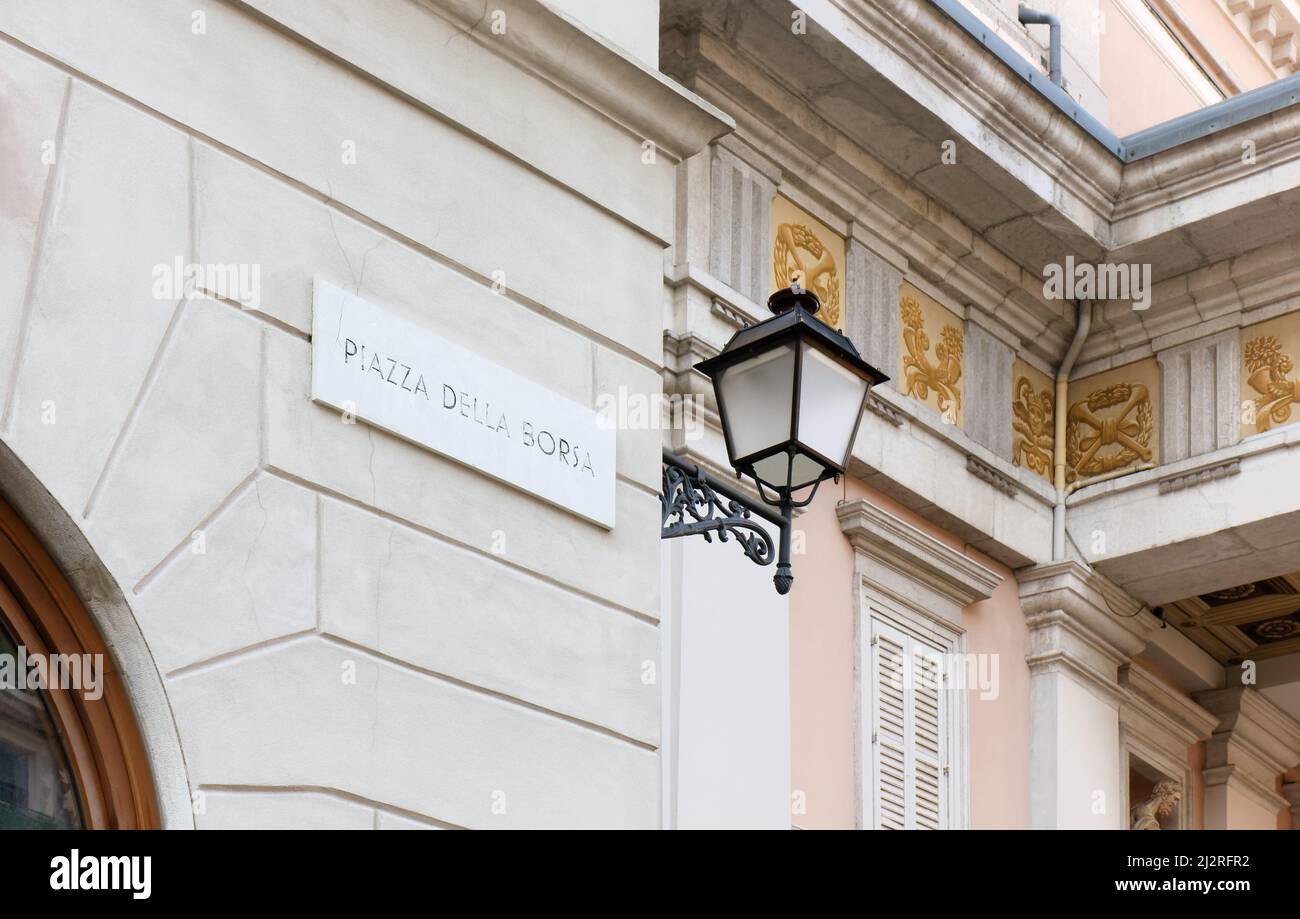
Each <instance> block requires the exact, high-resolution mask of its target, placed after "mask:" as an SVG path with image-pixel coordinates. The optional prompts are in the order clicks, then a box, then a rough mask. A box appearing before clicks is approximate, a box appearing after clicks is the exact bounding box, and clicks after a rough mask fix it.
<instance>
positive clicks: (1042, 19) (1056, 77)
mask: <svg viewBox="0 0 1300 919" xmlns="http://www.w3.org/2000/svg"><path fill="white" fill-rule="evenodd" d="M1020 21H1021V22H1022V23H1024V24H1025V25H1027V26H1047V27H1048V30H1049V31H1048V35H1047V54H1048V68H1047V69H1048V79H1050V80H1051V81H1052V82H1053V83H1055V84H1056V85H1057V86H1061V85H1062V84H1061V19H1060V17H1059V16H1057V15H1056V14H1055V13H1046V12H1044V11H1042V10H1032V9H1030V8H1029V7H1027V6H1025V5H1024V4H1023V3H1022V4H1021V5H1020Z"/></svg>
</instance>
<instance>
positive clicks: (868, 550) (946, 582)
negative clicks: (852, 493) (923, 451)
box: [835, 498, 1003, 606]
mask: <svg viewBox="0 0 1300 919" xmlns="http://www.w3.org/2000/svg"><path fill="white" fill-rule="evenodd" d="M835 516H836V517H837V518H838V519H839V521H840V529H842V530H843V531H844V534H845V535H846V536H847V537H848V538H849V542H851V543H852V544H853V547H854V548H855V549H857V550H859V551H861V552H863V553H865V554H867V555H868V556H870V557H872V558H876V559H879V560H881V561H883V562H885V563H886V564H888V565H890V566H891V567H893V568H895V569H897V570H900V571H902V572H903V573H904V574H906V575H908V576H909V577H911V578H913V579H914V580H917V581H920V582H922V583H923V584H925V585H927V586H929V587H931V588H932V589H934V590H937V591H938V592H939V593H941V594H943V595H944V596H945V597H947V598H948V599H950V600H952V601H953V602H954V603H956V604H957V605H958V606H968V605H969V604H971V603H974V602H976V601H978V600H986V599H988V598H989V597H990V596H992V594H993V591H994V590H996V589H997V587H998V585H999V584H1001V583H1002V580H1003V578H1002V575H1000V574H998V573H997V572H996V571H993V570H992V569H990V568H986V567H985V566H984V565H981V564H980V563H979V562H977V561H975V560H974V559H972V558H969V557H968V556H966V555H964V554H963V553H961V552H959V551H958V550H956V549H953V548H952V547H950V546H947V545H945V544H944V543H942V542H940V541H939V540H937V539H935V538H934V537H933V536H930V535H929V534H928V533H925V532H924V531H922V530H920V529H918V528H916V527H914V526H912V525H911V524H910V523H906V522H904V521H902V520H899V519H898V518H897V517H895V516H894V515H893V514H890V513H887V512H886V511H883V510H881V509H880V508H878V507H876V506H875V505H873V504H870V503H868V502H867V501H865V500H863V499H861V498H859V499H857V500H854V501H842V502H840V504H839V505H838V506H837V507H836V508H835Z"/></svg>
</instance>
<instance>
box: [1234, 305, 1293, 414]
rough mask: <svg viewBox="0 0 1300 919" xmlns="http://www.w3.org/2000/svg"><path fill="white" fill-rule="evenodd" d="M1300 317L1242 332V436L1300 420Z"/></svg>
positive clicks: (1281, 317) (1264, 324)
mask: <svg viewBox="0 0 1300 919" xmlns="http://www.w3.org/2000/svg"><path fill="white" fill-rule="evenodd" d="M1298 355H1300V314H1296V313H1291V314H1288V315H1286V316H1280V317H1278V318H1277V319H1274V320H1270V321H1269V322H1261V323H1260V324H1258V325H1254V326H1250V327H1249V328H1246V329H1242V331H1241V362H1242V388H1241V398H1242V403H1241V436H1243V437H1245V436H1247V435H1249V434H1257V433H1261V432H1263V431H1269V430H1272V429H1273V428H1274V427H1276V426H1277V425H1282V424H1290V423H1291V422H1293V421H1300V409H1297V406H1300V373H1296V372H1295V359H1296V356H1298Z"/></svg>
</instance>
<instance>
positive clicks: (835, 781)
mask: <svg viewBox="0 0 1300 919" xmlns="http://www.w3.org/2000/svg"><path fill="white" fill-rule="evenodd" d="M846 497H847V499H849V500H854V499H857V498H865V499H866V500H868V501H870V502H871V503H872V504H874V505H876V506H877V507H879V508H881V509H883V510H886V511H888V512H889V513H891V514H893V515H895V516H896V517H898V518H900V519H902V520H904V521H906V522H907V523H909V524H911V525H913V526H915V527H917V528H918V529H921V530H923V531H925V532H926V533H928V534H930V535H931V536H933V537H935V538H936V539H939V540H940V541H942V542H944V543H946V544H947V545H950V546H952V547H953V548H956V549H958V550H962V551H964V552H965V553H966V554H967V555H969V556H970V557H971V558H974V559H976V560H977V561H979V562H981V563H982V564H984V565H987V566H988V567H990V568H992V569H994V570H996V571H999V572H1001V573H1003V574H1004V575H1005V576H1006V578H1007V579H1006V580H1005V581H1003V583H1002V584H1001V586H999V587H998V589H997V590H996V591H995V592H994V594H993V596H992V597H990V598H989V599H988V600H984V601H981V602H979V603H974V604H972V605H970V606H969V607H967V608H966V609H965V610H964V611H963V612H962V626H963V627H964V628H965V629H966V651H967V653H981V652H982V653H993V652H998V653H999V658H998V668H999V669H998V680H999V692H998V695H997V697H996V698H993V699H989V700H985V701H982V700H980V698H979V694H978V692H974V693H972V694H971V696H970V706H969V707H970V732H969V734H970V739H971V747H970V789H971V798H970V812H971V822H970V825H971V826H972V827H974V828H976V829H987V828H1001V827H1013V828H1023V827H1028V825H1029V668H1028V666H1027V665H1026V664H1025V655H1026V654H1027V653H1028V650H1029V633H1028V629H1026V627H1025V621H1024V615H1023V613H1022V612H1021V609H1020V599H1019V593H1018V590H1017V587H1016V581H1015V578H1014V577H1013V576H1012V573H1011V571H1010V569H1008V568H1006V567H1005V566H1003V565H1000V564H998V563H997V562H995V561H993V560H992V559H990V558H988V557H986V556H984V555H982V554H981V553H979V552H976V551H975V550H974V549H971V548H969V547H967V546H965V545H964V544H963V543H962V541H961V540H960V539H957V538H956V537H954V536H952V535H951V534H949V533H947V532H945V531H943V530H941V529H939V528H938V527H935V526H934V525H932V524H930V523H929V522H927V521H925V520H923V519H921V518H920V517H918V516H917V515H916V514H914V513H912V512H911V511H909V510H908V509H907V508H905V507H903V506H902V505H900V504H898V503H897V502H895V501H893V500H892V499H890V498H888V497H886V496H884V495H882V494H880V493H879V492H877V491H875V490H874V489H871V488H868V487H867V486H865V485H863V484H862V483H861V482H859V481H857V480H853V479H847V480H843V481H842V482H841V484H840V485H838V486H836V485H833V484H831V483H827V485H826V486H825V488H824V489H823V491H822V493H821V494H820V495H819V496H818V498H817V500H816V501H815V502H813V504H812V506H810V507H809V508H808V510H807V511H805V512H804V514H803V515H802V516H800V517H799V519H798V520H796V521H795V529H796V531H800V532H802V533H803V534H804V540H805V543H804V548H805V553H804V554H802V555H799V556H798V557H797V558H796V559H795V582H794V588H793V589H792V591H791V593H790V750H791V763H790V775H791V787H792V789H793V790H795V791H796V792H797V791H802V792H803V793H804V796H805V801H806V807H807V813H806V814H795V815H794V816H793V818H792V819H793V821H794V823H796V824H797V825H799V826H803V827H807V828H810V829H844V828H851V827H854V826H856V824H857V808H858V804H857V788H856V783H857V777H856V773H855V762H856V757H857V743H858V736H857V700H856V698H855V688H854V676H853V669H854V663H855V660H856V657H857V648H855V647H854V643H853V629H854V615H855V609H854V584H853V562H854V559H853V548H852V547H851V546H850V545H849V542H848V539H847V538H846V537H845V536H844V534H843V532H841V530H840V525H839V521H838V520H837V519H836V517H835V506H836V504H837V503H838V502H839V501H840V500H842V499H844V498H846Z"/></svg>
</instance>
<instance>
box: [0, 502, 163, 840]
mask: <svg viewBox="0 0 1300 919" xmlns="http://www.w3.org/2000/svg"><path fill="white" fill-rule="evenodd" d="M0 618H3V620H4V624H5V626H6V628H7V629H8V631H9V633H10V635H12V637H13V638H14V640H15V642H17V643H19V644H21V645H23V646H24V647H25V648H27V650H28V651H29V652H32V653H40V654H46V655H53V654H75V655H81V654H95V655H102V656H103V661H104V666H103V683H104V685H103V694H102V696H101V697H100V698H98V699H93V700H92V699H87V698H85V696H84V694H82V693H79V692H75V691H71V690H67V689H45V690H42V692H43V693H45V696H46V700H47V701H48V703H49V706H48V707H49V711H50V714H51V717H53V719H54V720H55V722H56V724H57V726H58V728H59V731H60V734H61V737H62V739H63V742H64V744H63V745H64V751H65V753H66V755H67V758H68V762H69V766H70V768H71V771H72V775H73V781H74V782H75V784H76V787H77V795H78V799H79V804H80V808H81V817H82V822H83V826H84V827H85V828H86V829H157V828H158V827H159V826H160V818H159V811H158V805H157V797H156V794H155V789H154V784H153V776H152V772H151V770H150V767H149V760H148V755H147V753H146V749H145V745H144V741H143V738H142V736H141V734H140V730H139V727H138V726H137V724H136V720H135V714H134V712H133V710H132V708H131V703H130V699H129V698H128V696H127V693H126V688H125V686H124V685H123V683H122V679H121V676H120V675H119V673H118V668H117V666H116V662H115V660H114V657H113V655H112V654H111V653H110V652H109V650H108V648H107V646H106V645H105V644H104V641H103V638H102V637H101V636H100V634H99V630H98V628H97V627H96V626H95V622H94V620H93V618H92V617H91V614H90V612H89V610H88V609H87V608H86V605H85V604H84V603H83V602H82V601H81V598H80V596H79V595H78V594H77V592H76V591H75V590H74V589H73V587H72V585H71V584H70V583H69V582H68V580H67V578H66V577H65V576H64V575H63V572H62V571H61V570H60V569H59V567H58V566H57V565H56V564H55V563H54V561H53V559H52V558H51V557H50V555H49V554H48V553H47V552H46V551H45V548H44V546H42V545H41V543H40V541H39V540H38V539H37V538H36V536H35V534H34V533H32V531H31V530H30V529H29V528H28V527H27V525H26V523H24V521H23V520H22V519H21V518H20V517H19V516H18V513H17V512H16V511H15V510H14V509H13V508H12V507H10V506H9V504H8V503H7V502H5V501H4V500H3V499H0Z"/></svg>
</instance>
